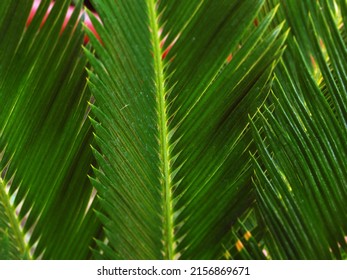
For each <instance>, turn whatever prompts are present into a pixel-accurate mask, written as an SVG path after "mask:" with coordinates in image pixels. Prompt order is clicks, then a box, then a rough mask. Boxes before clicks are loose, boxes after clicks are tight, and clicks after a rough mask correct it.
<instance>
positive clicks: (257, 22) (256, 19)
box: [253, 18, 259, 27]
mask: <svg viewBox="0 0 347 280" xmlns="http://www.w3.org/2000/svg"><path fill="white" fill-rule="evenodd" d="M253 24H254V26H256V27H257V26H258V25H259V20H258V18H255V19H254V21H253Z"/></svg>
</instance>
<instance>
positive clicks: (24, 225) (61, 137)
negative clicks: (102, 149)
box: [0, 1, 98, 259]
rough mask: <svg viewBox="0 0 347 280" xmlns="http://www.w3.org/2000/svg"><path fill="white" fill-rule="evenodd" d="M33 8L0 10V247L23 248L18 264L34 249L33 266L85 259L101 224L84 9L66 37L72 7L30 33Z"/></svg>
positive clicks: (23, 4) (14, 4) (60, 6)
mask: <svg viewBox="0 0 347 280" xmlns="http://www.w3.org/2000/svg"><path fill="white" fill-rule="evenodd" d="M32 3H33V1H1V4H0V5H1V6H2V7H1V9H0V10H1V13H2V14H1V16H0V18H1V20H2V21H1V25H0V29H1V32H2V34H5V35H4V37H3V39H2V40H1V42H0V77H1V79H0V100H1V101H0V103H1V110H0V151H1V169H0V170H1V172H2V173H1V176H2V179H1V185H0V188H1V191H0V192H1V196H0V205H1V206H0V207H1V208H2V210H3V211H1V212H0V216H1V218H0V221H2V222H0V226H1V229H0V242H2V244H3V242H5V240H7V241H8V242H7V243H8V244H9V246H12V247H13V248H17V249H16V250H17V251H18V253H19V254H20V255H18V254H16V255H10V256H9V257H13V258H19V256H23V257H24V253H25V252H24V251H23V250H24V249H25V250H29V249H30V250H31V254H33V256H34V257H35V258H38V257H42V258H46V259H61V258H62V259H73V258H81V259H84V258H88V255H89V246H90V245H91V244H92V242H93V239H92V238H93V237H94V236H95V234H96V230H97V227H98V222H97V221H96V218H95V217H94V215H93V213H92V212H91V211H88V203H90V202H91V200H90V199H91V192H92V186H91V184H90V182H89V179H88V177H87V174H88V172H89V170H90V164H91V162H92V159H93V156H92V152H91V150H90V147H89V146H90V144H91V142H92V131H91V125H90V124H89V122H86V121H85V119H86V117H85V115H86V113H87V101H88V100H89V98H90V92H89V90H88V89H87V88H86V71H85V67H86V57H85V56H84V54H83V51H82V49H81V44H82V42H83V33H82V31H81V25H80V24H78V25H77V19H78V17H79V10H80V6H79V7H78V8H76V10H75V12H74V14H73V15H72V17H71V19H70V21H69V24H68V25H67V27H66V28H65V30H64V31H63V32H62V31H61V29H62V24H63V21H64V18H65V14H66V11H67V8H68V6H69V4H70V1H57V2H56V4H55V5H54V7H53V9H52V10H51V12H50V15H49V16H48V17H47V20H46V22H45V24H44V25H43V26H42V27H41V29H40V26H41V23H42V20H43V17H44V15H45V14H46V12H47V8H48V5H49V4H50V1H42V2H41V5H40V7H39V9H38V11H37V13H36V15H35V17H34V19H33V20H32V22H31V24H30V26H28V27H27V26H26V21H27V18H28V15H29V12H30V9H31V6H32ZM20 238H22V240H19V239H20ZM12 251H13V250H10V252H12ZM13 252H15V250H14V251H13ZM27 255H28V252H26V256H27Z"/></svg>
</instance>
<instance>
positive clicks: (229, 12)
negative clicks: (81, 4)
mask: <svg viewBox="0 0 347 280" xmlns="http://www.w3.org/2000/svg"><path fill="white" fill-rule="evenodd" d="M93 2H94V6H95V8H96V10H97V11H98V12H99V15H100V18H101V21H102V23H100V22H99V21H98V20H96V19H95V18H94V19H93V23H94V25H95V27H96V29H97V32H98V34H99V35H100V37H101V41H102V43H101V42H99V41H98V40H97V39H96V38H93V37H92V38H91V43H92V45H93V46H94V48H95V53H96V55H95V56H94V55H93V54H92V53H91V52H89V51H88V50H86V53H87V55H88V57H89V59H90V61H91V64H92V67H93V71H91V72H90V87H91V89H92V93H93V95H94V96H95V100H96V102H95V104H93V105H92V113H93V119H92V122H93V126H94V128H95V134H96V143H97V146H96V147H95V156H96V158H97V162H98V164H99V166H100V168H95V177H94V178H93V179H92V181H93V184H94V185H95V186H96V188H97V189H98V194H99V196H100V203H101V209H102V210H100V211H99V217H100V219H101V220H102V223H103V225H104V227H105V231H106V238H105V239H104V240H99V241H98V243H99V246H100V252H101V254H103V256H104V257H108V258H121V259H162V258H164V259H174V258H182V259H210V258H222V257H223V256H224V252H225V248H224V247H223V242H224V239H226V238H228V236H229V233H230V229H231V226H232V225H233V224H234V223H235V222H236V221H237V220H238V218H239V217H240V216H241V215H243V214H244V213H245V212H247V211H248V210H249V207H250V205H251V203H252V201H253V200H254V197H253V195H252V187H251V181H250V180H251V174H252V170H251V161H250V157H249V150H250V149H251V141H252V138H251V134H250V133H249V127H248V118H247V116H248V115H253V113H254V112H255V110H256V108H257V106H260V104H261V103H262V102H263V101H264V100H265V97H266V94H267V91H268V89H269V81H270V79H271V78H270V77H271V73H272V69H273V66H274V63H275V62H276V60H277V59H278V57H279V56H280V54H281V47H282V45H283V42H284V39H285V35H281V34H280V32H279V31H280V30H281V28H282V26H281V25H280V26H278V27H276V28H275V29H273V30H272V31H271V32H268V27H269V24H270V23H271V20H272V18H273V16H274V12H275V11H272V12H271V13H269V14H268V16H267V17H266V18H265V19H264V20H263V21H262V22H261V24H260V25H259V26H258V27H257V28H256V27H254V26H253V24H252V22H253V19H254V18H255V16H256V15H257V13H258V11H259V10H260V8H261V6H262V4H263V2H264V1H218V3H217V2H216V1H183V0H182V1H158V2H157V1H154V0H147V1H117V3H115V2H114V1H97V0H95V1H93ZM90 36H92V34H90ZM239 44H240V45H239ZM241 44H242V45H241ZM231 52H233V53H232V59H231V60H230V56H229V55H230V54H231ZM228 57H229V59H227V58H228ZM106 244H107V245H106Z"/></svg>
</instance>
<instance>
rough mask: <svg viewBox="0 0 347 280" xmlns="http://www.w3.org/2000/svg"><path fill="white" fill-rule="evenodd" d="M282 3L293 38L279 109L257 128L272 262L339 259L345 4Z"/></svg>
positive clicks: (277, 89)
mask: <svg viewBox="0 0 347 280" xmlns="http://www.w3.org/2000/svg"><path fill="white" fill-rule="evenodd" d="M283 2H284V3H283V7H284V8H285V9H286V11H288V12H287V13H285V14H286V15H287V16H288V17H289V18H288V23H289V24H290V27H291V28H292V29H293V33H292V35H291V39H290V40H288V50H289V51H288V52H286V53H285V54H284V56H283V61H282V63H280V64H279V66H278V68H277V69H276V71H275V74H276V79H275V82H274V86H273V94H274V96H273V97H272V98H271V100H272V101H273V105H274V108H271V109H269V108H268V107H265V108H264V109H263V110H262V111H260V112H259V119H258V120H257V121H256V122H255V124H254V127H255V128H256V129H255V131H256V133H255V137H256V142H257V146H258V149H259V154H260V158H259V159H257V160H256V161H255V162H256V164H255V167H256V181H257V182H256V185H257V201H258V204H257V206H258V210H259V212H260V213H261V217H262V220H263V222H264V224H265V226H266V227H267V228H268V230H269V231H268V232H269V234H268V238H267V239H266V243H267V245H268V248H271V250H270V255H271V257H272V258H275V259H330V258H338V259H340V258H342V255H341V251H345V250H346V238H345V236H346V233H347V229H346V221H347V216H346V211H345V208H346V195H347V189H346V186H347V181H346V179H347V173H346V170H347V169H346V165H347V161H346V140H347V138H346V136H347V134H346V113H347V111H346V104H347V103H346V97H347V94H346V93H347V91H346V89H345V86H346V75H345V73H346V70H347V64H346V42H345V40H344V39H343V36H342V35H341V34H342V33H343V32H342V31H343V29H344V27H343V26H342V25H340V23H341V20H342V21H346V16H347V14H346V3H345V2H344V1H337V5H336V6H334V5H332V4H331V1H314V2H309V4H308V3H307V2H305V1H300V4H299V3H298V1H283ZM298 5H299V6H300V7H299V8H298V7H297V6H298ZM335 7H337V10H336V11H337V12H336V11H335ZM335 12H336V13H335ZM340 12H341V13H342V19H341V18H339V17H336V15H339V14H340ZM302 23H304V24H302ZM303 37H305V40H302V38H303ZM308 46H309V47H308ZM258 121H259V123H258Z"/></svg>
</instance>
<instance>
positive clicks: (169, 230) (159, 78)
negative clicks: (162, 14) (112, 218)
mask: <svg viewBox="0 0 347 280" xmlns="http://www.w3.org/2000/svg"><path fill="white" fill-rule="evenodd" d="M147 3H148V10H149V21H150V28H151V34H152V44H153V59H154V71H155V76H156V77H155V82H156V91H157V102H158V108H157V110H158V122H159V143H160V156H161V172H162V175H163V178H162V182H163V190H162V191H163V211H164V213H163V217H164V220H163V223H164V224H163V226H164V238H163V239H164V240H163V241H164V258H165V259H174V257H175V251H174V231H173V205H172V192H171V191H172V186H171V169H170V149H169V137H168V135H169V129H168V126H167V123H168V122H167V120H168V117H167V111H166V108H167V106H166V100H165V78H164V67H163V61H162V50H161V48H160V38H159V24H158V19H157V11H156V3H155V0H148V1H147Z"/></svg>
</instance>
